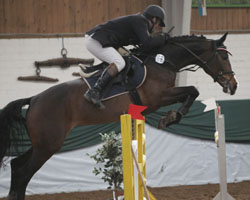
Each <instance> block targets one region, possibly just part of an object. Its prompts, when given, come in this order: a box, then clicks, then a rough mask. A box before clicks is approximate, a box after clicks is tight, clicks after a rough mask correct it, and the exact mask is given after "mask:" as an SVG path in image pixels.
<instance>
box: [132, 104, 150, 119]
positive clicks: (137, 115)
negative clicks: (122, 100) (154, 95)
mask: <svg viewBox="0 0 250 200" xmlns="http://www.w3.org/2000/svg"><path fill="white" fill-rule="evenodd" d="M146 108H147V106H138V105H134V104H129V109H128V114H130V115H131V117H132V119H141V120H145V118H144V117H143V116H142V114H141V112H142V111H143V110H145V109H146Z"/></svg>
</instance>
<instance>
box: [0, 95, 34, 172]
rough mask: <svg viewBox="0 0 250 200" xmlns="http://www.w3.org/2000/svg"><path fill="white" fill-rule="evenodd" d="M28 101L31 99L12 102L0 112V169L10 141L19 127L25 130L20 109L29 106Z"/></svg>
mask: <svg viewBox="0 0 250 200" xmlns="http://www.w3.org/2000/svg"><path fill="white" fill-rule="evenodd" d="M30 100H31V97H30V98H26V99H19V100H16V101H12V102H10V103H9V104H8V105H7V106H5V107H4V108H3V110H1V111H0V168H1V166H2V165H3V158H4V156H5V155H6V153H7V150H8V149H9V148H10V146H11V141H12V140H13V138H15V135H17V132H18V131H20V128H21V127H25V129H26V119H25V118H24V117H23V116H22V107H23V106H24V105H30Z"/></svg>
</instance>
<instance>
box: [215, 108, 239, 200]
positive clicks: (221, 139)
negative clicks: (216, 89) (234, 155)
mask: <svg viewBox="0 0 250 200" xmlns="http://www.w3.org/2000/svg"><path fill="white" fill-rule="evenodd" d="M214 114H215V128H216V129H215V130H216V132H215V135H214V136H215V142H216V144H217V151H218V168H219V178H220V192H219V193H218V194H217V195H216V196H215V197H214V198H213V200H235V199H234V198H233V197H232V196H231V195H230V194H229V193H228V192H227V167H226V143H225V120H224V115H222V114H221V112H220V107H219V105H217V109H215V110H214Z"/></svg>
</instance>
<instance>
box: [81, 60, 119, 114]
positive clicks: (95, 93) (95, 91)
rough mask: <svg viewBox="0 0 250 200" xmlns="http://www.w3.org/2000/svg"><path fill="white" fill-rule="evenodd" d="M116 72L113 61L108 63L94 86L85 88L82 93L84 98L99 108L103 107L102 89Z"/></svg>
mask: <svg viewBox="0 0 250 200" xmlns="http://www.w3.org/2000/svg"><path fill="white" fill-rule="evenodd" d="M117 73H118V69H117V67H116V65H115V64H114V63H112V64H110V65H109V66H108V67H107V69H106V70H105V71H104V72H103V74H102V75H101V76H100V78H99V79H98V80H97V82H96V84H95V85H94V87H93V88H90V89H88V90H87V92H86V93H85V94H84V98H85V99H87V100H88V101H89V102H91V103H93V104H95V105H98V106H99V108H101V109H104V108H105V106H104V105H103V104H102V102H101V99H102V95H103V91H104V89H105V87H106V86H107V85H108V84H109V83H110V81H111V80H112V79H113V78H114V77H115V76H116V74H117Z"/></svg>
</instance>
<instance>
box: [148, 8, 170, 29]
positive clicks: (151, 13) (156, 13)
mask: <svg viewBox="0 0 250 200" xmlns="http://www.w3.org/2000/svg"><path fill="white" fill-rule="evenodd" d="M143 14H144V15H145V16H146V17H147V18H149V19H150V18H153V17H157V18H158V19H160V26H162V27H165V23H164V18H165V15H166V13H165V10H164V9H163V8H162V7H160V6H158V5H149V6H148V7H147V8H146V9H145V10H144V13H143Z"/></svg>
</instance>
